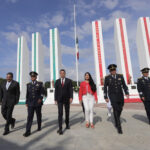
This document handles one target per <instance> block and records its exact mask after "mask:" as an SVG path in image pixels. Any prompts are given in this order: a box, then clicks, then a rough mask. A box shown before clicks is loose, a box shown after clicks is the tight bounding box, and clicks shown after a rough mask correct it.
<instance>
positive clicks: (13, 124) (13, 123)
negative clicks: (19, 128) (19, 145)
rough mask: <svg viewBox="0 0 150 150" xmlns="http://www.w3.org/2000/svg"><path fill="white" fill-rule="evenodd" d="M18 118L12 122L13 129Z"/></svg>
mask: <svg viewBox="0 0 150 150" xmlns="http://www.w3.org/2000/svg"><path fill="white" fill-rule="evenodd" d="M15 123H16V119H13V122H12V123H11V128H12V129H13V128H14V127H15Z"/></svg>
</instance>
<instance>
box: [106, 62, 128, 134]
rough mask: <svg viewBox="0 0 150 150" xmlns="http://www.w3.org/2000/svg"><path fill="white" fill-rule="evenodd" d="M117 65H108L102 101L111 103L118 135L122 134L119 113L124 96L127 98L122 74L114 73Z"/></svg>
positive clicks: (126, 88)
mask: <svg viewBox="0 0 150 150" xmlns="http://www.w3.org/2000/svg"><path fill="white" fill-rule="evenodd" d="M116 68H117V65H115V64H110V65H109V66H108V69H109V72H110V74H109V75H107V76H106V77H105V81H104V99H105V101H106V102H107V103H108V102H109V100H110V101H111V105H112V107H113V113H114V118H115V126H116V128H117V131H118V133H119V134H122V133H123V132H122V127H121V122H120V116H121V112H122V110H123V106H124V94H123V90H124V92H125V95H126V97H127V98H129V91H128V87H127V85H126V83H125V80H124V77H123V75H122V74H117V73H116Z"/></svg>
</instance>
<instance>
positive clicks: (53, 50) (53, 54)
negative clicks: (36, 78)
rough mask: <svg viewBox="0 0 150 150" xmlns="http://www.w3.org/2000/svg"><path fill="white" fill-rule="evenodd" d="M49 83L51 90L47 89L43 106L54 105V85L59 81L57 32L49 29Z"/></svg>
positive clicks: (59, 59)
mask: <svg viewBox="0 0 150 150" xmlns="http://www.w3.org/2000/svg"><path fill="white" fill-rule="evenodd" d="M49 32H50V82H51V88H49V89H47V93H48V97H47V99H46V101H45V104H53V103H54V90H55V89H54V84H55V82H56V80H57V79H59V70H60V69H61V66H62V59H61V46H60V38H59V31H58V29H57V28H54V29H50V31H49Z"/></svg>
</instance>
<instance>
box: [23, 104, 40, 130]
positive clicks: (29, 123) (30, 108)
mask: <svg viewBox="0 0 150 150" xmlns="http://www.w3.org/2000/svg"><path fill="white" fill-rule="evenodd" d="M41 110H42V106H37V107H33V106H28V117H27V125H26V132H31V126H32V122H33V117H34V112H36V116H37V123H38V128H41V122H42V113H41Z"/></svg>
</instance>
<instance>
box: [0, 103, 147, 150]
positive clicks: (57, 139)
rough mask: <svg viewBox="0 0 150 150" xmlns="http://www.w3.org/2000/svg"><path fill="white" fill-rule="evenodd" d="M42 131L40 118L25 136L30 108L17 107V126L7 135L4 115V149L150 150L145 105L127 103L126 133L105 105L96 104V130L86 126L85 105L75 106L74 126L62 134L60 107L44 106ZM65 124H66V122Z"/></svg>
mask: <svg viewBox="0 0 150 150" xmlns="http://www.w3.org/2000/svg"><path fill="white" fill-rule="evenodd" d="M42 112H43V124H42V131H40V132H37V131H36V129H37V125H36V117H34V122H33V126H32V135H31V136H30V137H28V138H25V137H23V136H22V135H23V133H24V132H25V125H26V117H27V111H26V108H25V106H24V105H18V106H16V107H15V110H14V117H15V118H16V120H17V122H16V126H15V128H14V129H13V130H11V133H10V134H9V135H7V136H3V135H2V133H3V129H4V124H5V121H4V119H3V118H2V116H1V115H0V150H13V149H16V150H135V149H136V150H149V149H150V125H149V124H148V120H147V117H146V114H145V110H144V108H143V104H135V105H134V104H126V106H125V109H124V111H123V113H122V118H121V121H122V128H123V133H124V134H123V135H119V134H118V133H117V131H116V129H115V127H114V125H113V121H114V120H113V117H110V118H108V117H107V109H106V108H105V105H100V106H99V105H98V106H97V107H95V113H96V114H95V115H94V122H95V129H91V128H90V129H86V128H85V123H84V119H83V113H82V112H81V107H80V106H78V105H77V106H76V105H73V106H71V115H70V125H71V129H70V130H67V131H64V134H63V135H61V136H60V135H58V134H57V133H56V132H57V129H58V125H57V107H56V106H55V105H44V106H43V110H42ZM64 127H65V125H64Z"/></svg>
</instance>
